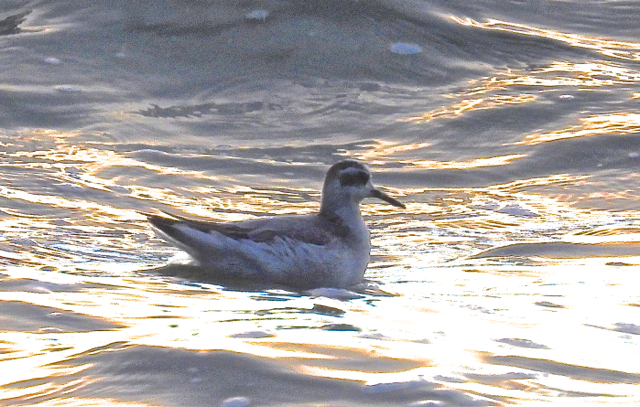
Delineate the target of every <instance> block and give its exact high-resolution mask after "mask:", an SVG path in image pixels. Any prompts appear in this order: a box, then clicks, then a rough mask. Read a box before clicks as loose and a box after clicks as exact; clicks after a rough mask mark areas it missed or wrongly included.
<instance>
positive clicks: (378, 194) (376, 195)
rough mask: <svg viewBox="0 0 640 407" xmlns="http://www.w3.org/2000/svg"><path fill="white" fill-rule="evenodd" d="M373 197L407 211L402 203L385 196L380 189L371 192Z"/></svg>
mask: <svg viewBox="0 0 640 407" xmlns="http://www.w3.org/2000/svg"><path fill="white" fill-rule="evenodd" d="M371 197H372V198H378V199H381V200H383V201H385V202H387V203H390V204H391V205H393V206H397V207H398V208H402V209H405V206H404V204H403V203H402V202H400V201H398V200H397V199H394V198H391V197H390V196H389V195H387V194H385V193H384V192H382V191H380V190H379V189H374V190H373V191H372V192H371Z"/></svg>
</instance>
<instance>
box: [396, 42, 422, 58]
mask: <svg viewBox="0 0 640 407" xmlns="http://www.w3.org/2000/svg"><path fill="white" fill-rule="evenodd" d="M389 51H391V52H393V53H394V54H400V55H413V54H419V53H421V52H422V47H420V46H419V45H418V44H411V43H408V42H394V43H393V44H391V46H390V47H389Z"/></svg>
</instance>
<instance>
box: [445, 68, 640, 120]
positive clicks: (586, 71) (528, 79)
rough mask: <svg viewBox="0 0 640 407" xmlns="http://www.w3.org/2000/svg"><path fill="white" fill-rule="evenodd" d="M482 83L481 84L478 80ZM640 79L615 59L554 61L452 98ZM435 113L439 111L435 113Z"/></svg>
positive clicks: (498, 75)
mask: <svg viewBox="0 0 640 407" xmlns="http://www.w3.org/2000/svg"><path fill="white" fill-rule="evenodd" d="M478 82H479V83H478ZM636 82H640V72H639V71H636V70H631V69H629V68H627V67H622V66H620V65H617V64H614V63H611V62H604V61H600V62H585V63H572V62H566V61H554V62H552V63H551V64H549V65H548V66H546V67H543V68H539V69H537V70H532V71H523V70H515V69H507V70H506V71H504V72H498V73H496V75H495V76H492V77H489V78H484V79H482V80H475V81H472V82H470V85H471V86H473V88H472V89H471V90H469V91H464V92H461V93H459V94H452V95H449V96H448V97H464V96H473V95H478V94H485V93H488V92H496V91H506V90H508V89H509V88H513V87H517V86H528V87H542V88H548V89H550V90H555V89H558V88H561V87H568V86H571V87H574V88H585V87H586V88H595V87H604V86H613V85H621V84H633V83H636ZM434 115H435V113H434Z"/></svg>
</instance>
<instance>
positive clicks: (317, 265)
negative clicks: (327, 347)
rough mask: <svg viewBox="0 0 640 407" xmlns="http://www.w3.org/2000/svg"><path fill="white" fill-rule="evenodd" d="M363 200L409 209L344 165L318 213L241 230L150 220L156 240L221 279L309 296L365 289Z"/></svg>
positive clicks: (349, 163) (251, 223)
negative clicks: (358, 287)
mask: <svg viewBox="0 0 640 407" xmlns="http://www.w3.org/2000/svg"><path fill="white" fill-rule="evenodd" d="M365 198H377V199H381V200H383V201H385V202H387V203H389V204H391V205H393V206H397V207H399V208H405V206H404V204H402V203H401V202H399V201H398V200H396V199H394V198H392V197H390V196H389V195H387V194H385V193H384V192H382V191H380V190H379V189H377V188H375V187H374V186H373V184H372V183H371V172H370V171H369V168H368V167H367V166H366V165H365V164H363V163H361V162H360V161H356V160H343V161H340V162H338V163H336V164H334V165H333V166H332V167H331V168H329V170H328V171H327V173H326V175H325V179H324V185H323V187H322V198H321V204H320V211H319V212H317V213H314V214H309V215H280V216H272V217H265V218H260V219H251V220H246V221H239V222H223V223H221V222H209V221H201V220H193V219H188V218H184V217H180V216H175V215H169V216H171V217H166V216H159V215H147V216H148V219H149V222H150V223H151V225H152V226H153V227H154V229H155V230H156V232H158V234H159V235H160V236H162V237H164V238H165V239H167V240H168V241H169V242H171V243H172V244H174V245H175V246H177V247H178V248H180V249H182V250H184V251H185V252H187V253H189V255H191V257H193V258H194V259H195V260H196V261H197V262H198V263H199V265H200V266H201V267H203V268H205V269H206V270H207V272H211V273H215V275H216V276H219V277H220V278H234V279H237V278H240V279H250V280H254V281H259V282H263V283H277V284H282V285H286V286H290V287H296V288H302V289H311V288H320V287H333V288H345V287H348V286H351V285H354V284H357V283H359V282H361V281H362V278H363V276H364V273H365V270H366V268H367V264H368V263H369V252H370V249H371V244H370V238H369V230H368V229H367V226H366V225H365V223H364V220H363V219H362V216H361V215H360V202H361V201H362V200H363V199H365Z"/></svg>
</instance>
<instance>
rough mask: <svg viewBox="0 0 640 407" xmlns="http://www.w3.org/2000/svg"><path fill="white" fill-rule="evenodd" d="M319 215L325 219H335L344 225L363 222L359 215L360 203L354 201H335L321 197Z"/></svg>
mask: <svg viewBox="0 0 640 407" xmlns="http://www.w3.org/2000/svg"><path fill="white" fill-rule="evenodd" d="M320 216H323V217H324V218H326V219H329V220H331V219H336V220H339V221H340V222H342V223H344V224H346V225H350V226H351V225H359V224H360V223H363V222H364V221H363V220H362V216H361V215H360V205H359V204H358V203H357V202H354V201H347V202H344V201H341V202H339V203H338V202H336V201H332V200H328V199H323V200H322V204H321V205H320Z"/></svg>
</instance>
